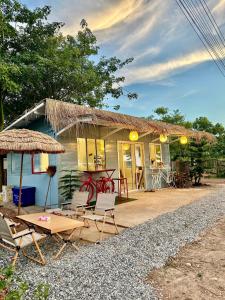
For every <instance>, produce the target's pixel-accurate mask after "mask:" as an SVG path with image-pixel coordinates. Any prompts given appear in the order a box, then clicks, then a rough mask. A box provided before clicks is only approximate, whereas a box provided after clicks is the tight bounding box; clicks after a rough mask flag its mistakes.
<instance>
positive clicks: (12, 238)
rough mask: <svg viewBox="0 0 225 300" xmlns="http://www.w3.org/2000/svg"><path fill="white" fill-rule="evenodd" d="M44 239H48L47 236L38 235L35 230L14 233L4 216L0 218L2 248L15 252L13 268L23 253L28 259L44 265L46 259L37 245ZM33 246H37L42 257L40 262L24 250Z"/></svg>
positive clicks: (0, 245) (0, 243) (0, 244)
mask: <svg viewBox="0 0 225 300" xmlns="http://www.w3.org/2000/svg"><path fill="white" fill-rule="evenodd" d="M44 238H46V235H45V234H40V233H37V232H35V230H34V229H25V230H22V231H20V232H17V233H12V231H11V230H10V227H9V224H8V222H7V220H6V218H4V216H0V247H2V248H5V249H7V250H9V251H12V252H15V255H14V257H13V262H12V265H13V266H15V264H16V261H17V258H18V255H19V254H20V252H22V254H23V255H24V256H26V257H27V258H29V259H31V260H33V261H36V262H38V263H40V264H42V265H44V264H45V263H46V262H45V258H44V256H43V254H42V252H41V250H40V248H39V245H38V243H37V242H38V241H40V240H43V239H44ZM2 242H4V243H2ZM31 244H34V245H35V248H36V251H37V253H38V254H39V256H40V260H38V259H37V258H36V257H31V256H28V255H27V254H26V252H25V250H24V248H26V247H27V246H29V245H31Z"/></svg>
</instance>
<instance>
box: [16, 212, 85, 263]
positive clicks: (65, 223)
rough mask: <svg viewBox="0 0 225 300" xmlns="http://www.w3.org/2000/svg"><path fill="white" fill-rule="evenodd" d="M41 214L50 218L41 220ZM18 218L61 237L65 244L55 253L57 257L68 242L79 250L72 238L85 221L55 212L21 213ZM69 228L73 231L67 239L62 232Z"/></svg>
mask: <svg viewBox="0 0 225 300" xmlns="http://www.w3.org/2000/svg"><path fill="white" fill-rule="evenodd" d="M40 216H47V217H49V218H50V220H49V221H40V220H39V217H40ZM17 218H18V219H20V220H23V221H24V222H25V223H28V224H32V225H35V226H38V227H39V228H42V229H45V230H47V231H49V233H50V235H51V236H54V235H55V236H57V237H58V238H60V240H61V241H63V246H62V247H61V248H60V249H59V251H58V252H57V254H56V255H55V258H57V257H58V256H59V255H60V254H61V253H62V251H63V250H64V248H65V247H66V245H67V243H68V242H69V243H70V244H71V245H72V246H73V247H74V248H75V249H76V250H79V248H78V247H77V246H76V245H75V244H74V242H72V241H71V238H72V236H73V234H74V231H75V230H76V229H77V228H81V227H83V226H84V222H82V221H78V220H74V219H70V218H66V217H62V216H58V215H54V214H49V213H45V212H42V213H35V214H27V215H21V216H17ZM68 230H71V232H70V234H69V236H68V237H67V238H66V239H65V238H64V237H63V236H62V235H61V234H60V233H63V232H65V231H68ZM57 241H58V240H57Z"/></svg>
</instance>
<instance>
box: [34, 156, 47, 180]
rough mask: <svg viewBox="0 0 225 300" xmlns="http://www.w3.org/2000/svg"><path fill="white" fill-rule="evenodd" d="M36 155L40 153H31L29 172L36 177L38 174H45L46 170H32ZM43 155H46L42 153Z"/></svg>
mask: <svg viewBox="0 0 225 300" xmlns="http://www.w3.org/2000/svg"><path fill="white" fill-rule="evenodd" d="M36 154H41V153H32V156H31V172H32V174H34V175H36V174H37V175H38V174H47V170H46V171H38V172H37V171H35V170H34V155H36ZM44 154H48V153H44ZM48 166H49V154H48Z"/></svg>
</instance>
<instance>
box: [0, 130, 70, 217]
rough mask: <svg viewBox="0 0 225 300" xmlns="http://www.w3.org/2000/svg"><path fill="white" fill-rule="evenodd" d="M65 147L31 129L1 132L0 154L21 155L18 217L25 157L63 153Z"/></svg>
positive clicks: (19, 205)
mask: <svg viewBox="0 0 225 300" xmlns="http://www.w3.org/2000/svg"><path fill="white" fill-rule="evenodd" d="M64 151H65V150H64V147H63V146H62V145H61V144H60V143H59V142H57V141H56V140H54V139H53V138H52V137H50V136H48V135H46V134H44V133H41V132H38V131H33V130H29V129H11V130H6V131H2V132H0V154H1V155H2V154H7V153H10V152H16V153H21V163H20V190H19V200H18V215H19V214H20V208H21V196H22V178H23V157H24V154H25V153H26V154H27V153H29V154H33V153H55V154H57V153H63V152H64Z"/></svg>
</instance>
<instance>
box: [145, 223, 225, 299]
mask: <svg viewBox="0 0 225 300" xmlns="http://www.w3.org/2000/svg"><path fill="white" fill-rule="evenodd" d="M149 281H150V282H151V284H152V285H153V286H154V287H155V288H156V289H157V290H158V294H159V298H160V299H171V300H175V299H180V300H215V299H225V219H223V220H221V221H220V222H218V223H217V224H216V225H215V226H214V227H213V229H210V230H208V231H207V232H205V233H204V234H203V235H202V236H201V237H200V238H199V240H198V241H196V242H194V243H192V244H190V245H188V246H186V247H184V248H183V249H182V250H181V251H180V252H179V254H178V255H177V256H176V257H175V258H173V259H170V260H169V261H168V263H167V264H166V266H165V267H163V268H161V269H158V270H155V271H153V272H152V273H151V274H150V275H149Z"/></svg>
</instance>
